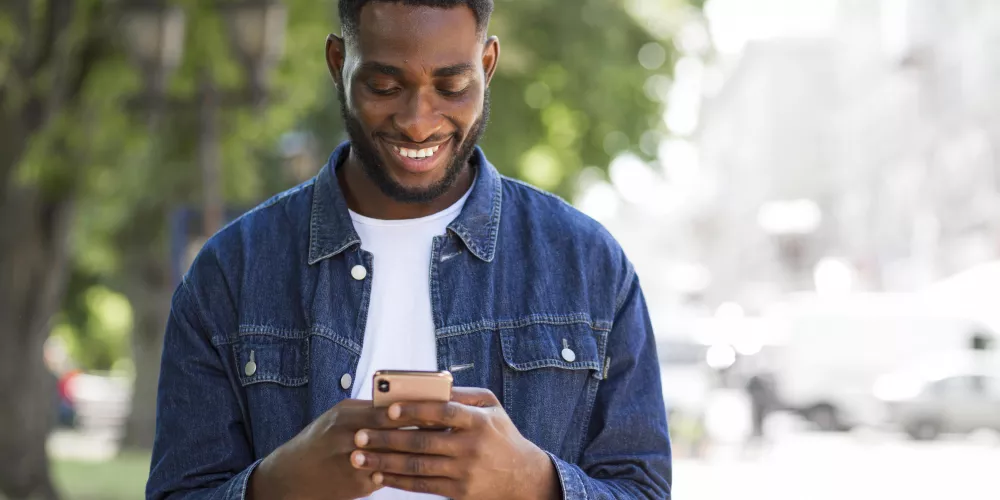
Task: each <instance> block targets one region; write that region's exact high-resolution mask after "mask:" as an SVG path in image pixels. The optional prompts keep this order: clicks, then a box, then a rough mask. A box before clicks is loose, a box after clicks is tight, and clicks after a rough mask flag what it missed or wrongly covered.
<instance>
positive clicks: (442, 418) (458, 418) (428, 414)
mask: <svg viewBox="0 0 1000 500" xmlns="http://www.w3.org/2000/svg"><path fill="white" fill-rule="evenodd" d="M394 417H395V418H394ZM477 417H478V415H477V414H476V413H475V411H474V408H471V407H469V406H466V405H463V404H461V403H456V402H448V403H416V402H414V403H394V404H393V405H392V406H390V407H389V418H391V419H393V420H398V421H401V422H413V423H416V425H420V426H421V427H431V426H440V427H447V428H457V429H469V428H471V427H472V426H473V425H475V423H476V419H477Z"/></svg>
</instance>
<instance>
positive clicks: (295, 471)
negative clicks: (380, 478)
mask: <svg viewBox="0 0 1000 500" xmlns="http://www.w3.org/2000/svg"><path fill="white" fill-rule="evenodd" d="M397 427H399V424H398V423H397V422H394V421H392V420H390V419H389V417H388V414H387V411H386V409H385V408H374V407H373V406H372V402H371V401H361V400H357V399H345V400H343V401H341V402H340V403H338V404H337V405H336V406H334V407H333V408H331V409H330V410H329V411H327V412H326V413H324V414H323V415H321V416H320V417H319V418H317V419H316V420H315V421H313V423H311V424H309V426H307V427H306V428H305V429H303V430H302V432H300V433H299V434H298V435H297V436H295V437H294V438H292V439H291V440H290V441H288V442H287V443H285V444H283V445H281V446H280V447H278V449H276V450H274V451H273V452H272V453H271V454H270V455H268V456H267V457H266V458H265V459H264V460H263V461H261V463H260V465H258V466H257V469H255V470H254V472H253V474H251V476H250V485H249V487H248V489H247V498H248V499H252V500H281V499H285V498H294V499H296V500H299V499H302V500H306V499H312V498H316V499H320V498H322V499H344V500H353V499H355V498H362V497H366V496H368V495H370V494H371V493H372V492H373V491H375V490H377V489H379V488H380V486H377V485H376V484H375V483H373V482H372V479H371V471H366V470H359V469H358V468H357V467H354V466H352V465H351V463H350V460H351V458H350V456H351V452H352V451H354V450H355V449H356V448H357V447H356V446H355V445H354V434H355V433H356V432H357V431H358V430H359V429H361V428H366V429H370V428H380V429H395V428H397Z"/></svg>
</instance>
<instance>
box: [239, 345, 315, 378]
mask: <svg viewBox="0 0 1000 500" xmlns="http://www.w3.org/2000/svg"><path fill="white" fill-rule="evenodd" d="M296 340H299V341H300V342H301V341H302V340H303V339H296ZM301 343H306V344H307V343H308V341H306V342H301ZM278 345H281V344H278ZM232 347H233V358H234V361H235V363H234V364H235V368H236V370H237V371H239V369H240V368H241V366H240V364H241V363H242V361H243V360H241V359H240V345H239V344H236V343H234V344H233V346H232ZM294 349H296V350H298V351H299V352H300V353H301V352H302V351H305V354H304V355H303V358H304V360H303V362H302V370H303V374H302V376H298V377H289V376H287V375H282V374H277V375H268V374H264V373H261V374H259V375H258V374H256V373H255V374H253V375H250V376H246V375H243V374H242V373H238V375H237V376H238V378H239V380H240V385H241V386H243V387H247V386H250V385H253V384H257V383H261V382H272V383H276V384H278V385H284V386H287V387H297V386H301V385H305V384H308V383H309V346H308V345H306V346H304V347H303V346H301V345H298V346H294Z"/></svg>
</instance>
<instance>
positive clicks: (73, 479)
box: [52, 452, 149, 500]
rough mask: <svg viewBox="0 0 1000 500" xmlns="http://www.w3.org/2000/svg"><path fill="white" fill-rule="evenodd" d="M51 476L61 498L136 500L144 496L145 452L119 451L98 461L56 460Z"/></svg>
mask: <svg viewBox="0 0 1000 500" xmlns="http://www.w3.org/2000/svg"><path fill="white" fill-rule="evenodd" d="M52 475H53V476H54V480H55V482H56V487H57V488H59V492H60V493H62V495H63V498H64V499H65V500H138V499H142V498H145V488H146V477H147V476H148V475H149V454H148V453H140V452H128V453H122V454H121V455H120V456H118V457H115V458H114V459H111V460H108V461H102V462H92V461H81V460H61V459H57V460H55V461H54V462H53V463H52Z"/></svg>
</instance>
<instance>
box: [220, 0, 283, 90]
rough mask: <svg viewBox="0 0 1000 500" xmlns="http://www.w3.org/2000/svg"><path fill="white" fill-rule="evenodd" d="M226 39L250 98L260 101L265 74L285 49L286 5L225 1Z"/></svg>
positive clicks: (268, 1)
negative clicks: (241, 69)
mask: <svg viewBox="0 0 1000 500" xmlns="http://www.w3.org/2000/svg"><path fill="white" fill-rule="evenodd" d="M223 9H224V10H225V16H224V17H225V20H226V24H227V26H228V27H229V30H228V33H229V40H230V45H231V46H232V47H233V49H234V50H233V51H234V52H235V53H236V55H237V58H238V59H239V61H240V62H241V63H242V64H243V67H244V68H245V69H246V72H247V75H248V76H249V78H248V80H249V82H250V101H251V102H252V103H253V104H254V105H255V106H260V105H262V104H263V102H264V100H265V98H266V96H267V86H268V78H267V77H268V75H269V74H270V71H271V69H272V68H273V67H274V65H275V64H277V62H278V61H279V60H280V59H281V56H282V54H283V53H284V49H285V24H286V20H287V11H286V9H285V5H284V4H282V3H279V2H276V1H274V0H247V1H243V2H238V3H231V4H226V5H225V6H224V7H223Z"/></svg>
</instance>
